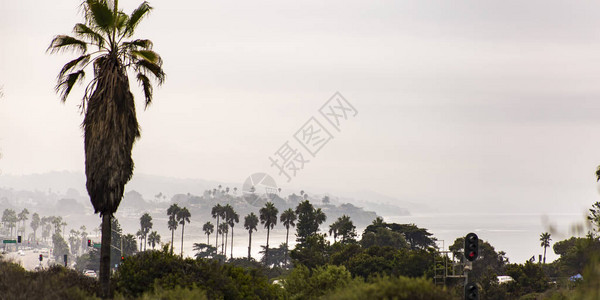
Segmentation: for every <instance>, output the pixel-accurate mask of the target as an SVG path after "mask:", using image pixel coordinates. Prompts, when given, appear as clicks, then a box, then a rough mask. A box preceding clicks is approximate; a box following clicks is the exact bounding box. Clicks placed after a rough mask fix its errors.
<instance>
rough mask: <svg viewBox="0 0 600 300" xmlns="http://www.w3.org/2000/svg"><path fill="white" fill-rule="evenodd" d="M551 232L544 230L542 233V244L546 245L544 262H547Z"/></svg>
mask: <svg viewBox="0 0 600 300" xmlns="http://www.w3.org/2000/svg"><path fill="white" fill-rule="evenodd" d="M551 240H552V239H551V238H550V233H548V232H544V233H542V234H541V235H540V242H541V244H540V246H541V247H544V264H545V263H546V248H548V247H550V241H551Z"/></svg>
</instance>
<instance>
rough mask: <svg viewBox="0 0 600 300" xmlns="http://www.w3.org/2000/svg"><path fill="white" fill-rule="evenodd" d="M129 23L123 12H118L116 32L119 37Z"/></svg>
mask: <svg viewBox="0 0 600 300" xmlns="http://www.w3.org/2000/svg"><path fill="white" fill-rule="evenodd" d="M128 21H129V16H128V15H127V14H126V13H124V12H119V14H118V16H117V23H116V26H117V28H116V29H117V31H118V32H119V35H121V34H122V33H124V32H125V30H126V29H127V22H128Z"/></svg>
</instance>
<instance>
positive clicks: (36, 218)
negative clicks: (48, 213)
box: [29, 213, 42, 241]
mask: <svg viewBox="0 0 600 300" xmlns="http://www.w3.org/2000/svg"><path fill="white" fill-rule="evenodd" d="M41 222H42V221H41V219H40V215H38V213H33V215H31V223H30V224H29V226H31V229H33V240H34V241H37V237H36V236H37V230H38V228H40V225H41Z"/></svg>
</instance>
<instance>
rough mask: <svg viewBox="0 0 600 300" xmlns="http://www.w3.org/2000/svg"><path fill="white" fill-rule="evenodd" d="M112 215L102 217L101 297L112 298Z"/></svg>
mask: <svg viewBox="0 0 600 300" xmlns="http://www.w3.org/2000/svg"><path fill="white" fill-rule="evenodd" d="M110 219H111V215H110V214H104V215H102V244H101V246H100V295H102V298H111V295H110V239H111V232H110Z"/></svg>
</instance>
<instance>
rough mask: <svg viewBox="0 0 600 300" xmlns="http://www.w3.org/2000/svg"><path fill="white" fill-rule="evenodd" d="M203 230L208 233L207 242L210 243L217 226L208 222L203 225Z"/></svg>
mask: <svg viewBox="0 0 600 300" xmlns="http://www.w3.org/2000/svg"><path fill="white" fill-rule="evenodd" d="M202 231H204V233H205V234H206V244H207V245H210V234H211V233H213V232H214V231H215V226H214V225H213V224H212V223H211V222H206V223H204V225H203V226H202Z"/></svg>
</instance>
